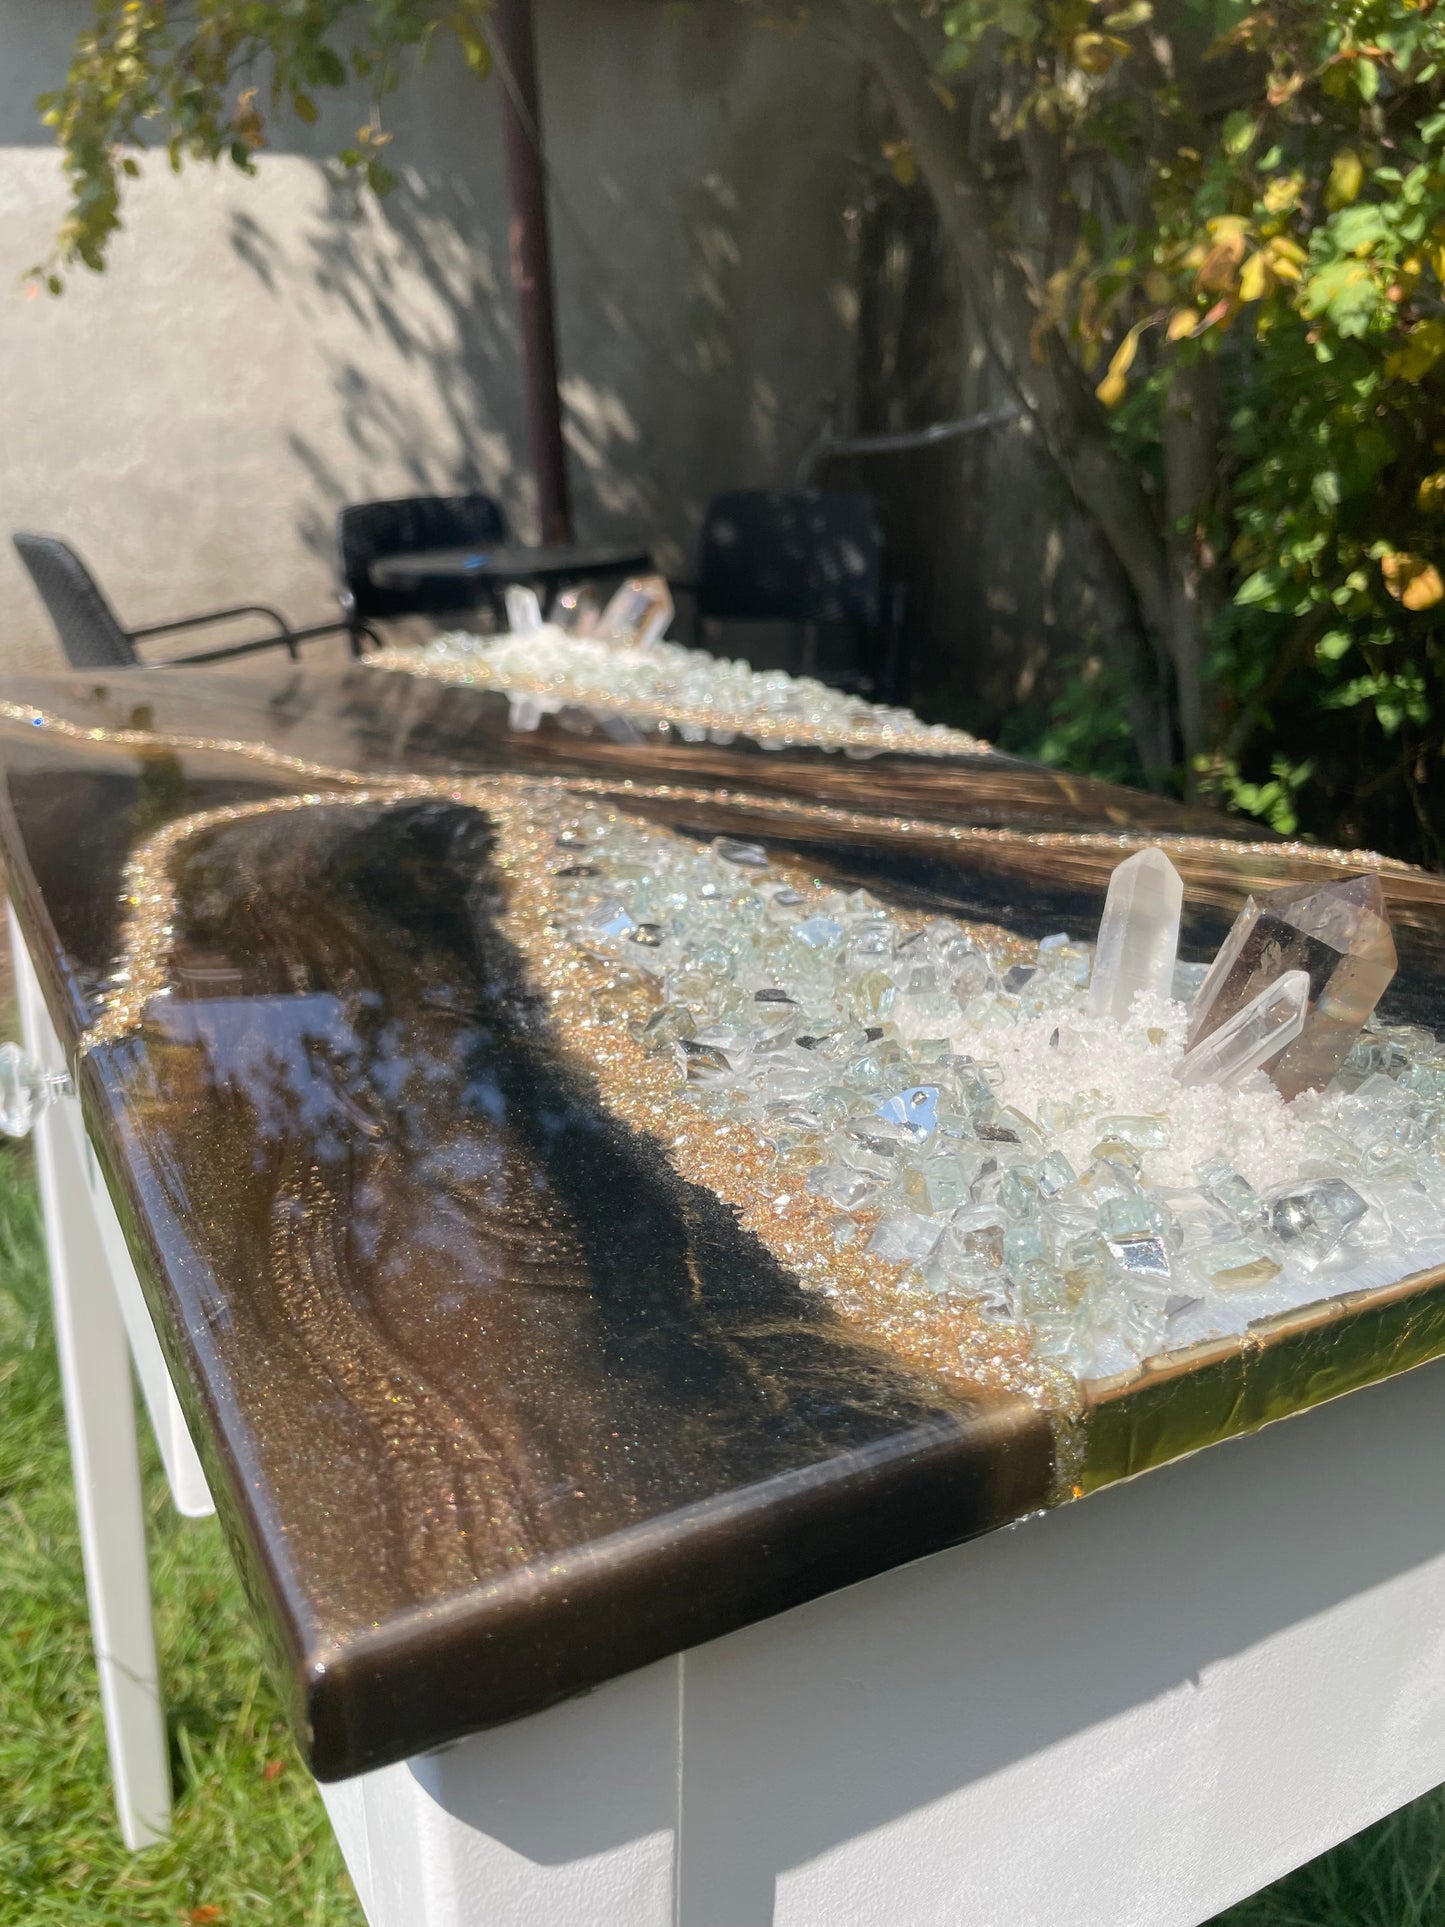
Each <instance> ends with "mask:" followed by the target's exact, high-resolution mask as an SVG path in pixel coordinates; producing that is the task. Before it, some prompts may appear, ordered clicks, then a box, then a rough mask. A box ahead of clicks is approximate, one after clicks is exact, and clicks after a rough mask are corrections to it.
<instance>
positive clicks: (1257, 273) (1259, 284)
mask: <svg viewBox="0 0 1445 1927" xmlns="http://www.w3.org/2000/svg"><path fill="white" fill-rule="evenodd" d="M1273 285H1274V276H1273V274H1272V273H1271V272H1270V264H1269V259H1268V257H1267V255H1266V254H1265V253H1264V251H1263V250H1262V249H1261V250H1260V252H1259V253H1257V254H1251V255H1250V257H1249V259H1248V260H1247V261H1246V262H1245V264H1244V266H1243V267H1242V268H1241V269H1240V272H1239V298H1240V300H1241V301H1263V299H1264V297H1265V296H1266V295H1267V294H1268V293H1269V291H1270V289H1271V288H1272V287H1273Z"/></svg>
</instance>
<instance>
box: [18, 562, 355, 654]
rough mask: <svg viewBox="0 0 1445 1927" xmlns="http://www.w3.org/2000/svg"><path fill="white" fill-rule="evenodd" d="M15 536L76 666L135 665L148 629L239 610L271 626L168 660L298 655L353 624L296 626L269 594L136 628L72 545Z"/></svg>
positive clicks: (173, 629)
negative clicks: (273, 652)
mask: <svg viewBox="0 0 1445 1927" xmlns="http://www.w3.org/2000/svg"><path fill="white" fill-rule="evenodd" d="M11 540H12V541H13V542H14V544H15V547H16V550H17V551H18V553H19V556H20V560H21V561H22V562H23V563H24V564H25V567H26V568H27V569H28V570H29V572H30V579H31V581H32V582H33V583H34V584H35V587H36V588H37V589H38V590H39V592H40V600H41V601H42V602H43V603H44V604H45V607H46V609H47V610H48V612H49V615H50V620H51V621H52V622H53V623H54V624H55V628H56V632H57V634H58V635H59V637H60V646H61V648H62V649H64V651H65V659H66V661H67V662H68V663H69V664H70V666H71V668H72V669H124V668H131V667H134V666H135V665H136V664H138V663H139V661H140V658H139V656H138V655H137V654H136V649H135V645H136V644H137V643H138V642H141V641H144V640H145V639H146V638H147V637H149V636H174V635H180V634H181V633H182V632H183V631H184V630H186V629H199V628H202V627H205V626H206V625H208V624H210V623H213V622H230V621H233V620H234V619H235V618H237V617H239V616H259V617H260V618H261V619H262V620H263V621H265V622H268V623H270V624H271V625H272V633H270V634H268V635H264V636H253V637H248V638H247V640H246V641H245V642H232V643H226V644H223V645H222V647H221V648H219V649H203V650H198V651H197V652H196V653H195V654H194V655H187V656H168V657H166V658H164V660H165V661H166V662H168V663H178V662H184V663H198V662H224V661H227V660H228V659H229V658H231V657H233V656H250V655H254V654H255V653H256V652H257V651H258V650H261V649H284V650H285V651H286V653H287V654H288V655H289V656H290V657H291V658H292V659H293V661H294V660H299V657H300V651H299V649H298V648H297V644H298V643H301V642H308V641H310V640H311V638H312V637H314V636H333V635H338V634H340V633H341V632H342V631H346V632H347V633H348V634H351V635H352V636H353V641H352V647H353V649H354V648H355V646H356V644H355V639H354V632H353V631H352V628H351V625H350V624H349V623H347V622H344V621H331V622H318V623H314V624H312V626H311V627H310V628H307V629H293V628H292V627H291V625H290V623H289V622H288V621H287V620H286V618H285V616H283V615H282V614H281V613H280V611H279V610H277V609H273V608H271V607H270V605H269V604H267V603H264V602H241V603H237V604H236V605H235V606H234V607H233V608H228V609H208V610H206V612H205V613H204V614H203V615H196V616H181V617H179V618H178V619H177V620H175V621H173V622H148V623H145V624H144V625H143V626H142V627H141V628H139V629H126V628H123V627H122V626H121V623H120V620H119V618H118V617H117V616H116V613H115V611H114V610H113V609H112V608H111V606H110V604H109V603H108V602H107V601H106V599H105V597H104V595H103V594H102V593H101V589H100V584H99V583H98V582H97V581H96V579H95V577H94V576H93V575H92V574H91V573H90V570H89V569H88V568H86V566H85V564H84V563H83V562H82V561H81V559H80V557H79V556H78V555H77V554H76V553H75V550H74V549H72V548H71V547H70V545H69V544H68V543H66V542H62V541H61V540H60V538H59V537H58V536H54V535H33V534H31V533H30V532H29V531H28V530H24V529H17V530H16V532H15V533H14V535H13V536H12V538H11Z"/></svg>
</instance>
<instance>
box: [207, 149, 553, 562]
mask: <svg viewBox="0 0 1445 1927" xmlns="http://www.w3.org/2000/svg"><path fill="white" fill-rule="evenodd" d="M323 182H324V184H323V191H322V195H321V199H320V205H319V208H318V210H317V213H316V215H315V217H314V218H313V219H312V220H310V221H309V222H308V223H307V225H306V227H305V229H304V230H303V231H302V232H301V233H300V234H299V235H298V236H297V238H296V241H295V242H294V244H293V248H294V258H292V257H291V255H290V254H288V250H287V248H286V246H285V244H284V243H283V242H281V241H280V240H278V238H277V237H276V235H275V234H274V233H272V232H269V231H268V230H267V229H266V228H264V227H263V226H262V224H261V223H260V222H259V221H258V220H256V219H255V217H254V216H253V215H252V214H251V213H250V212H248V211H247V210H246V209H244V208H233V209H232V210H231V212H230V242H231V247H232V249H233V251H234V252H235V254H236V256H237V258H238V260H240V261H241V262H242V263H243V264H244V265H245V266H246V267H247V268H248V269H249V270H250V271H251V272H252V273H253V274H254V275H255V276H256V278H257V280H258V281H259V282H260V283H261V285H262V286H263V287H264V288H265V289H266V290H267V292H268V293H269V294H271V295H273V296H276V297H278V298H279V297H280V296H281V295H282V294H283V292H284V291H285V290H286V289H288V288H294V287H295V286H296V285H297V284H298V283H299V284H300V285H301V286H302V287H303V288H305V289H306V290H307V295H308V298H311V297H314V298H315V299H317V300H318V301H319V302H320V303H321V304H323V305H325V306H327V307H331V308H339V309H341V310H344V311H345V313H346V314H347V315H348V316H349V318H350V320H351V322H352V324H353V325H352V329H351V330H348V331H347V332H346V334H345V335H344V336H343V337H341V340H342V341H343V342H344V343H345V345H344V346H340V347H336V348H332V349H331V350H330V351H329V352H328V353H327V354H326V357H325V359H326V366H327V375H328V378H329V381H330V385H331V389H332V399H333V407H332V408H331V410H329V411H328V422H327V425H328V429H329V430H330V431H331V433H330V436H329V437H328V439H329V440H331V441H332V444H333V445H332V446H327V445H326V443H324V442H323V441H322V440H321V438H319V437H317V436H314V435H312V434H309V433H308V432H307V431H306V429H305V428H303V427H296V426H293V427H291V428H289V429H287V430H286V432H285V442H286V447H287V449H288V451H289V453H290V454H291V456H292V457H293V459H294V461H295V462H296V464H297V466H298V467H299V468H300V470H301V471H302V473H303V474H304V475H305V477H306V478H307V483H308V485H309V486H308V488H307V489H306V490H305V491H303V492H301V493H300V495H299V499H298V505H297V510H296V521H297V533H298V535H299V537H300V539H301V541H302V542H303V543H304V545H305V547H306V548H307V549H308V550H309V551H310V552H311V553H312V554H314V555H317V556H322V557H325V559H326V561H327V563H328V565H330V563H331V560H332V557H333V554H334V549H335V514H336V510H337V509H339V508H340V507H341V506H342V504H343V503H345V502H348V501H354V500H355V499H356V497H357V480H356V478H357V475H358V473H359V474H361V475H364V474H365V473H366V471H367V470H368V469H372V470H374V471H375V472H376V473H377V474H379V475H384V476H385V482H384V484H381V485H379V487H378V492H379V493H384V494H387V495H391V494H402V493H413V494H430V493H438V492H440V493H449V492H452V491H458V492H460V491H463V490H469V489H482V490H485V491H486V492H487V493H488V494H490V495H493V496H495V497H496V498H497V499H498V500H499V501H500V502H501V503H502V504H503V506H504V507H505V509H506V511H507V514H508V517H509V519H510V520H511V521H512V522H513V523H514V524H519V525H521V526H523V527H525V526H526V524H527V522H528V520H529V519H530V518H531V515H532V501H531V485H530V479H529V477H528V476H527V474H526V470H525V465H524V463H523V462H522V460H521V459H520V457H519V454H518V442H519V436H518V424H517V423H516V422H515V421H511V420H508V419H507V417H506V414H505V413H504V412H502V409H499V406H498V404H499V401H501V402H502V404H503V408H504V407H505V400H506V398H508V397H509V395H510V392H511V390H512V389H513V388H514V387H515V383H516V373H515V370H516V359H517V343H516V324H515V321H514V319H513V312H512V301H511V290H510V287H509V286H508V285H507V281H506V275H505V272H504V271H502V270H499V269H498V266H497V264H496V260H495V254H496V252H497V250H496V248H495V244H494V243H493V242H492V240H491V238H490V236H489V235H488V233H487V232H486V230H485V228H484V227H483V224H482V219H481V218H479V212H478V210H477V208H476V205H475V198H474V196H473V195H472V194H471V193H470V191H469V190H468V188H467V186H466V184H465V183H463V182H458V181H455V180H452V181H449V182H447V183H446V185H445V186H443V185H442V184H440V183H438V182H436V181H433V180H429V179H428V178H427V177H426V176H425V175H423V174H421V173H420V172H419V171H418V170H416V169H408V170H407V175H406V179H405V182H404V185H403V186H402V187H400V188H398V189H397V190H396V192H395V193H394V194H392V195H391V196H389V197H388V199H387V201H386V203H385V208H384V212H379V211H378V209H377V207H376V204H375V202H374V201H373V202H370V203H369V204H368V202H367V200H366V199H365V198H364V197H363V194H362V192H361V190H360V189H359V187H358V185H357V183H356V182H355V181H353V180H352V179H350V178H349V177H346V176H343V175H340V174H339V173H333V172H331V171H330V170H328V171H327V172H326V174H325V175H324V177H323ZM464 235H469V236H470V238H469V239H468V240H465V241H464V240H463V236H464ZM358 334H359V336H360V342H361V345H362V346H363V347H365V346H367V345H369V344H370V343H372V342H378V343H381V342H384V343H385V344H386V346H387V348H388V350H389V352H388V353H387V355H386V356H385V357H384V358H381V357H378V358H377V359H375V360H372V359H371V358H369V357H368V356H366V355H365V354H363V353H359V352H356V351H355V346H354V344H355V343H356V341H357V337H358ZM423 390H424V391H425V394H426V397H427V406H426V414H427V423H426V426H425V428H424V429H423V428H419V426H418V410H417V405H416V397H417V395H418V393H419V392H421V391H423ZM439 427H440V428H441V429H442V430H443V432H442V433H441V434H439V433H438V428H439ZM337 431H339V433H340V437H341V444H340V445H341V446H342V447H344V449H345V451H346V459H345V465H344V466H343V465H342V463H341V462H339V461H338V460H337V456H336V446H335V440H334V438H335V436H336V434H337Z"/></svg>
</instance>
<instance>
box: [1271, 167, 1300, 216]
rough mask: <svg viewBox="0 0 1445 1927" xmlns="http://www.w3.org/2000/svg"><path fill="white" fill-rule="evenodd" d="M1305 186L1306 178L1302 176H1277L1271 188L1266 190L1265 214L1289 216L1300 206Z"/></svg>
mask: <svg viewBox="0 0 1445 1927" xmlns="http://www.w3.org/2000/svg"><path fill="white" fill-rule="evenodd" d="M1304 185H1305V184H1304V176H1303V175H1302V174H1276V176H1275V177H1274V179H1273V180H1272V181H1271V182H1270V184H1269V186H1268V187H1267V188H1266V189H1265V190H1264V195H1263V200H1264V206H1265V212H1266V213H1268V214H1288V213H1289V212H1290V211H1291V209H1293V208H1296V207H1298V206H1299V200H1300V196H1301V194H1303V192H1304Z"/></svg>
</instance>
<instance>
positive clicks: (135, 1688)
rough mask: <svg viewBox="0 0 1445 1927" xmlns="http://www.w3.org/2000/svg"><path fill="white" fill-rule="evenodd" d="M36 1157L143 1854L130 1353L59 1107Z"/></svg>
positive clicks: (115, 1735)
mask: <svg viewBox="0 0 1445 1927" xmlns="http://www.w3.org/2000/svg"><path fill="white" fill-rule="evenodd" d="M23 957H24V950H23V947H20V946H17V955H16V964H17V973H16V974H17V978H18V982H19V992H20V1001H21V1018H22V1023H23V1026H24V1031H25V1040H26V1046H27V1048H28V1049H30V1050H31V1051H32V1052H33V1051H34V1050H35V1047H36V1044H37V1042H38V1041H39V1037H38V1027H39V1021H40V1019H41V1017H42V1016H43V1014H44V1013H43V1011H37V1010H36V1008H35V1004H36V1001H37V1000H38V996H39V992H38V988H37V986H36V984H35V981H34V977H33V975H32V974H31V973H30V971H29V969H28V968H27V967H24V966H22V963H21V960H22V958H23ZM67 1101H70V1102H73V1100H67ZM35 1159H36V1165H37V1169H38V1172H39V1178H40V1197H41V1204H42V1207H43V1210H44V1215H45V1235H46V1242H47V1245H48V1248H49V1254H50V1284H51V1294H52V1298H53V1300H54V1307H55V1335H56V1344H57V1347H58V1350H59V1354H60V1377H61V1385H62V1388H63V1391H64V1396H65V1418H66V1426H67V1429H68V1431H69V1435H70V1460H71V1468H72V1471H73V1473H74V1477H75V1495H76V1504H77V1509H78V1512H79V1515H80V1541H81V1552H82V1555H83V1558H84V1563H85V1590H86V1597H87V1600H88V1603H89V1607H90V1624H91V1633H92V1637H93V1639H94V1643H95V1659H96V1667H97V1670H98V1672H99V1674H100V1693H101V1704H102V1707H103V1709H104V1713H105V1734H106V1742H107V1745H108V1747H109V1749H110V1765H111V1774H112V1777H113V1780H114V1783H115V1799H116V1808H117V1812H118V1814H119V1818H120V1829H121V1833H122V1835H123V1837H124V1839H125V1842H126V1845H127V1846H128V1847H132V1848H136V1847H144V1846H149V1845H150V1844H151V1842H153V1841H155V1840H159V1839H162V1838H164V1836H165V1835H166V1833H167V1832H168V1831H169V1829H170V1807H171V1783H170V1763H169V1758H168V1753H167V1746H166V1728H165V1717H164V1713H163V1711H162V1707H161V1698H160V1683H159V1678H158V1675H157V1669H156V1649H155V1632H154V1628H153V1626H152V1621H151V1599H150V1582H149V1574H148V1571H147V1566H146V1540H145V1515H144V1510H143V1504H142V1495H141V1477H140V1455H139V1451H138V1449H137V1442H136V1411H135V1399H134V1394H133V1391H132V1387H131V1375H130V1355H129V1351H128V1348H127V1345H126V1335H125V1326H124V1324H123V1323H122V1320H121V1315H120V1308H119V1305H118V1303H117V1301H116V1296H115V1292H114V1290H113V1289H112V1286H111V1280H110V1276H109V1269H108V1266H107V1263H106V1257H105V1252H104V1250H103V1249H102V1246H101V1243H100V1239H99V1237H98V1235H97V1232H96V1228H95V1220H94V1217H93V1215H92V1212H91V1208H90V1201H89V1198H88V1196H87V1182H86V1171H85V1166H84V1163H83V1161H82V1158H81V1156H80V1154H79V1152H78V1150H77V1147H76V1144H75V1142H74V1140H73V1136H72V1131H71V1127H70V1125H69V1123H68V1121H67V1119H66V1117H65V1115H64V1113H63V1111H62V1110H61V1108H60V1106H58V1105H57V1106H54V1107H52V1108H51V1109H50V1110H49V1111H47V1112H46V1113H45V1114H44V1115H43V1116H42V1117H41V1119H40V1120H39V1122H38V1124H37V1125H36V1128H35Z"/></svg>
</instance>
